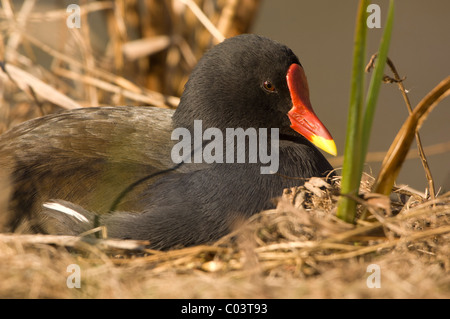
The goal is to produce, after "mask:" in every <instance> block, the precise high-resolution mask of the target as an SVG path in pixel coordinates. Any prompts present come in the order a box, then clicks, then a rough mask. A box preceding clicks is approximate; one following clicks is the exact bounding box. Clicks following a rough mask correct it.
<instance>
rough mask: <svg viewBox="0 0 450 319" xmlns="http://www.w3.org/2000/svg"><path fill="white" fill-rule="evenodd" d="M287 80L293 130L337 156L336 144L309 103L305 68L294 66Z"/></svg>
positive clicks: (291, 67) (290, 68)
mask: <svg viewBox="0 0 450 319" xmlns="http://www.w3.org/2000/svg"><path fill="white" fill-rule="evenodd" d="M286 80H287V84H288V88H289V92H290V93H291V100H292V104H293V107H292V109H291V110H290V111H289V112H288V116H289V119H290V120H291V128H292V129H293V130H294V131H296V132H297V133H300V134H301V135H303V136H304V137H305V138H306V139H308V140H309V141H310V142H311V143H313V144H314V145H315V146H317V147H319V148H321V149H322V150H324V151H325V152H328V153H330V154H332V155H334V156H336V154H337V150H336V144H335V143H334V140H333V138H332V137H331V134H330V132H328V130H327V128H326V127H325V125H323V124H322V122H321V121H320V120H319V118H318V117H317V115H316V114H315V113H314V111H313V109H312V106H311V102H310V101H309V88H308V81H307V80H306V75H305V72H304V71H303V68H302V67H301V66H300V65H299V64H296V63H294V64H292V65H291V66H290V67H289V70H288V72H287V75H286Z"/></svg>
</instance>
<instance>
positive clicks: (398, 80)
mask: <svg viewBox="0 0 450 319" xmlns="http://www.w3.org/2000/svg"><path fill="white" fill-rule="evenodd" d="M377 55H378V53H375V54H374V55H372V57H371V58H370V61H369V64H368V65H367V67H366V71H369V70H370V69H371V68H372V66H373V64H374V61H375V59H376V57H377ZM387 64H388V65H389V67H390V69H391V71H392V73H393V74H394V79H392V78H390V77H389V76H386V75H385V82H388V83H397V85H398V87H399V89H400V91H401V92H402V96H403V99H404V100H405V104H406V107H407V108H408V112H409V114H410V115H411V113H412V112H413V110H412V107H411V102H410V101H409V98H408V94H407V93H406V90H405V87H404V85H403V81H404V79H405V78H403V79H402V78H400V75H399V74H398V72H397V69H396V67H395V65H394V63H393V62H392V60H391V59H389V57H388V58H387ZM416 142H417V150H418V152H419V156H420V159H421V161H422V165H423V168H424V170H425V176H426V178H427V181H428V188H429V190H430V196H431V199H435V197H436V192H435V188H434V182H433V176H432V175H431V170H430V167H429V166H428V161H427V158H426V156H425V152H424V150H423V146H422V141H421V139H420V134H419V132H418V131H417V130H416Z"/></svg>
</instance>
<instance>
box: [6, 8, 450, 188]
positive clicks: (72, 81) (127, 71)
mask: <svg viewBox="0 0 450 319" xmlns="http://www.w3.org/2000/svg"><path fill="white" fill-rule="evenodd" d="M372 3H375V4H378V5H379V6H380V8H381V29H369V31H368V41H369V46H368V51H367V53H368V56H367V60H368V59H369V57H370V55H372V54H373V53H375V52H376V50H377V48H378V45H379V40H380V38H381V34H382V31H383V27H384V22H385V18H386V13H387V7H388V1H387V0H386V1H372ZM70 4H77V5H78V6H79V8H80V11H79V14H80V15H79V16H80V20H79V23H80V28H76V27H75V28H69V27H68V25H67V18H68V17H69V16H70V15H71V14H73V13H76V12H74V11H71V12H66V9H67V7H68V6H69V5H70ZM357 5H358V1H356V0H352V1H333V0H320V1H295V0H280V1H268V0H266V1H258V0H196V1H194V0H189V1H188V0H165V1H163V0H141V1H139V0H128V1H123V0H122V1H88V0H85V1H57V0H48V1H35V0H24V1H12V0H1V1H0V61H1V62H6V63H5V64H3V66H4V68H3V71H0V133H1V132H4V131H5V130H6V129H8V128H10V127H11V126H14V125H17V124H18V123H20V122H22V121H24V120H27V119H30V118H33V117H36V116H41V115H44V114H47V113H50V112H54V111H59V110H62V109H63V108H74V107H88V106H99V105H100V106H101V105H156V106H158V107H171V108H175V107H176V106H177V103H178V98H179V96H180V95H181V93H182V91H183V86H184V83H185V82H186V80H187V78H188V76H189V73H190V71H191V70H192V68H193V67H194V66H195V64H196V62H197V61H198V59H199V58H200V57H201V56H202V55H203V53H204V52H205V51H206V50H208V49H209V48H210V47H211V46H212V45H214V44H216V43H218V42H219V41H220V40H221V36H222V35H223V36H224V37H230V36H234V35H237V34H240V33H246V32H251V33H257V34H261V35H265V36H268V37H270V38H272V39H274V40H277V41H279V42H282V43H284V44H286V45H288V46H289V47H290V48H291V49H292V50H293V51H294V52H295V53H296V54H297V55H298V57H299V58H300V61H301V62H302V65H303V66H304V68H305V71H306V74H307V77H308V81H309V87H310V91H311V92H310V93H311V102H312V104H313V107H314V109H315V111H316V113H317V114H318V116H319V118H320V119H321V120H322V122H323V123H324V124H325V125H326V126H327V127H328V129H329V130H330V132H331V133H332V135H333V137H334V138H335V141H336V144H337V148H338V157H337V158H329V159H330V161H331V162H332V163H333V165H334V166H335V167H339V166H340V165H342V157H341V156H339V155H342V154H343V151H344V144H345V132H346V118H347V109H348V100H349V94H350V91H349V90H350V89H349V88H350V74H351V61H352V52H353V48H352V44H353V34H354V24H355V16H356V10H357ZM395 9H396V10H395V19H394V30H393V36H392V41H391V47H390V50H389V57H390V58H391V59H392V60H393V62H394V64H395V65H396V67H397V70H398V71H399V73H400V76H402V77H406V80H405V81H404V85H405V87H406V89H407V90H409V98H410V100H411V103H412V106H413V107H414V106H415V105H417V103H418V102H419V101H420V100H421V99H422V98H423V97H424V96H425V95H426V94H427V93H428V92H429V91H430V90H431V89H432V88H434V86H436V85H437V84H438V83H439V82H440V81H441V80H442V79H443V78H445V77H446V76H448V75H449V73H450V72H449V71H450V59H449V57H450V41H449V31H450V19H449V18H448V12H450V2H449V1H443V0H441V1H437V0H435V1H428V2H424V1H421V0H408V1H407V0H397V1H396V2H395ZM70 22H71V23H72V24H74V23H75V22H76V20H74V19H71V20H70ZM209 24H211V25H212V26H211V25H209ZM208 28H209V29H208ZM215 32H217V33H215ZM386 73H387V74H389V72H388V70H387V69H386ZM367 79H369V76H368V77H367ZM407 115H408V111H407V109H406V106H405V104H404V102H403V99H402V96H401V93H400V91H399V90H398V87H397V85H395V84H384V85H383V86H382V89H381V93H380V98H379V102H378V108H377V111H376V118H375V122H374V125H373V128H372V135H371V141H370V145H369V152H371V154H370V155H369V159H370V161H369V162H368V164H367V166H366V171H368V172H372V174H377V172H378V169H379V166H380V163H381V160H382V158H383V157H382V155H383V154H382V153H384V152H385V151H387V149H388V148H389V146H390V144H391V142H392V141H393V139H394V137H395V135H396V133H397V132H398V130H399V129H400V127H401V125H402V124H403V122H404V121H405V119H406V117H407ZM420 134H421V137H422V142H423V145H424V147H425V153H426V154H427V158H428V162H429V165H430V168H431V172H432V174H433V179H434V182H435V187H436V190H439V188H444V189H445V190H450V165H449V164H450V99H446V100H444V101H442V102H441V103H440V104H439V105H438V106H437V107H436V109H435V110H434V111H433V112H432V113H431V114H430V115H429V117H428V119H427V120H426V121H425V123H424V125H423V127H422V128H421V130H420ZM415 149H416V145H415V143H413V145H412V151H411V152H410V154H411V157H412V158H411V159H408V160H407V161H406V163H405V165H404V167H403V169H402V171H401V174H400V176H399V178H398V180H397V183H398V184H408V185H410V186H411V187H413V188H415V189H417V190H419V191H421V192H424V191H425V188H426V187H427V181H426V178H425V173H424V170H423V167H422V164H421V162H420V160H419V158H418V157H417V156H415V155H416V154H417V152H416V151H415ZM442 191H443V190H441V192H442Z"/></svg>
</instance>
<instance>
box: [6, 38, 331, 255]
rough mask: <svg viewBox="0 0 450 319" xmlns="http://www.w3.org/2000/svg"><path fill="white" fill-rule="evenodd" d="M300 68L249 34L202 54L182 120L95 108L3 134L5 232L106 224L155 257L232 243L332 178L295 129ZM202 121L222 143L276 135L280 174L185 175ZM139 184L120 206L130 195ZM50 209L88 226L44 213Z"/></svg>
mask: <svg viewBox="0 0 450 319" xmlns="http://www.w3.org/2000/svg"><path fill="white" fill-rule="evenodd" d="M292 65H300V62H299V61H298V58H297V57H296V56H295V55H294V53H293V52H292V51H291V50H290V49H289V48H287V47H286V46H284V45H281V44H279V43H277V42H274V41H272V40H270V39H267V38H264V37H260V36H256V35H242V36H238V37H234V38H231V39H228V40H226V41H224V42H223V43H221V44H219V45H217V46H215V47H214V48H213V49H211V50H210V51H209V52H207V53H206V54H205V55H204V57H203V58H202V59H201V60H200V61H199V63H198V65H197V66H196V68H195V69H194V71H193V72H192V74H191V76H190V79H189V81H188V83H187V84H186V88H185V92H184V93H183V96H182V97H181V103H180V105H179V107H178V109H177V110H176V111H175V112H173V111H171V110H163V109H156V108H149V107H103V108H86V109H79V110H73V111H69V112H64V113H60V114H51V115H47V116H44V117H42V118H38V119H34V120H31V121H28V122H26V123H23V124H21V125H19V126H17V127H15V128H13V129H12V130H10V131H9V132H7V133H5V134H3V135H2V136H1V137H0V165H1V169H2V170H3V172H7V174H9V175H10V177H9V181H10V184H11V194H10V200H9V203H8V211H7V212H6V214H7V215H6V216H8V218H7V222H6V223H5V226H4V230H7V231H14V230H15V231H33V232H43V233H55V234H79V233H81V232H83V231H86V230H88V229H90V228H92V227H93V226H94V220H95V216H100V217H99V218H98V221H99V224H100V225H106V226H107V229H108V235H109V236H110V237H117V238H133V239H145V240H149V241H150V244H151V247H152V248H155V249H168V248H171V247H173V246H176V245H184V246H188V245H195V244H201V243H206V242H211V241H213V240H216V239H218V238H220V237H221V236H223V235H225V234H227V233H228V232H229V231H230V230H232V229H233V227H235V226H236V224H237V223H239V222H240V221H242V220H243V219H246V218H248V217H249V216H251V215H253V214H255V213H257V212H259V211H261V210H263V209H268V208H271V207H273V205H274V202H273V199H274V198H276V197H279V196H280V195H281V194H282V191H283V188H286V187H292V186H295V185H301V184H303V182H304V179H306V178H309V177H311V176H325V175H326V174H327V173H329V172H330V171H331V170H332V167H331V166H330V164H329V163H328V162H327V160H326V159H325V158H324V156H323V155H322V154H321V153H320V152H319V151H318V150H317V149H316V148H315V147H314V146H313V145H312V144H311V143H310V142H309V141H308V140H307V139H306V138H305V137H303V136H301V135H299V134H298V133H297V132H296V131H294V130H293V129H292V128H291V124H292V123H291V121H290V118H289V117H288V115H287V114H288V112H289V111H290V110H291V109H292V107H293V101H292V97H291V95H292V91H291V90H292V88H290V87H288V82H287V80H286V74H287V73H288V70H289V69H290V66H292ZM296 67H298V66H296ZM300 69H301V68H299V70H300ZM268 81H269V82H270V85H272V87H270V86H269V85H268V84H267V83H268ZM305 81H306V79H305ZM266 84H267V85H266ZM304 85H305V86H306V88H307V84H306V83H305V84H304ZM273 87H275V90H274V91H271V90H270V89H272V88H273ZM306 91H307V90H306ZM308 101H309V99H308ZM194 120H202V125H203V130H205V129H206V128H213V127H214V128H218V129H220V130H222V131H223V132H224V136H225V130H226V128H243V129H247V128H255V129H256V130H257V131H258V129H259V128H268V129H269V132H270V128H278V129H279V137H280V140H279V168H278V173H277V174H261V172H260V168H261V166H266V165H267V164H262V163H261V162H259V161H258V162H257V163H248V162H246V163H212V164H207V163H185V164H181V165H178V166H177V164H176V163H174V162H173V161H172V159H171V150H172V147H173V145H174V144H175V143H177V141H172V140H171V133H172V131H173V129H175V128H179V127H185V128H187V129H189V130H190V131H191V133H193V123H194ZM204 145H205V144H204ZM333 145H334V144H333ZM247 152H248V145H247ZM174 168H175V169H174ZM144 177H147V178H144ZM143 178H144V179H143ZM140 179H143V180H142V181H141V182H139V183H136V185H135V187H133V188H131V189H130V190H129V191H128V192H126V194H123V195H124V197H123V198H121V200H120V203H118V205H117V206H116V207H113V206H115V205H113V203H114V201H115V200H116V199H118V198H119V195H120V194H121V193H122V192H123V191H124V189H126V188H127V187H128V186H129V185H131V184H133V183H135V182H136V181H139V180H140ZM52 200H53V202H56V203H59V204H61V205H64V206H66V207H69V208H71V209H73V210H75V211H77V212H79V213H80V214H81V215H83V216H84V217H85V218H86V219H87V221H88V222H86V221H85V220H84V219H83V218H81V219H82V220H80V218H76V217H74V216H71V215H68V214H64V213H61V212H60V211H59V210H58V209H54V207H55V206H51V205H48V204H46V205H45V207H44V206H43V204H44V203H48V202H52ZM52 207H53V208H52ZM112 208H114V211H113V212H111V211H110V210H111V209H112Z"/></svg>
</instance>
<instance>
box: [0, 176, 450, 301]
mask: <svg viewBox="0 0 450 319" xmlns="http://www.w3.org/2000/svg"><path fill="white" fill-rule="evenodd" d="M370 183H371V181H370V180H367V181H365V182H363V185H362V186H363V187H362V194H363V195H364V197H366V198H369V199H365V200H364V205H361V207H360V209H361V212H362V211H363V210H364V209H365V208H368V209H369V211H370V212H371V213H372V214H371V215H370V218H368V219H367V221H362V220H360V221H359V222H358V224H356V225H350V224H347V223H345V222H343V221H341V220H340V219H338V218H336V216H335V215H334V212H335V209H336V201H337V196H336V194H337V192H338V190H339V178H338V180H337V181H336V183H334V184H333V185H327V184H325V183H323V181H321V180H319V179H312V180H310V181H309V182H308V183H307V184H306V185H305V186H302V187H297V188H293V189H288V190H285V194H284V195H283V197H282V198H281V199H280V201H279V202H278V205H277V207H276V208H275V209H273V210H268V211H264V212H261V213H260V214H257V215H255V216H254V217H252V218H251V219H250V220H249V221H247V222H246V223H245V224H244V225H242V226H241V227H239V228H238V229H237V230H236V231H234V232H233V233H231V234H229V235H227V236H225V237H224V238H222V239H221V240H219V241H218V242H216V243H213V244H211V245H203V246H195V247H188V248H181V249H174V250H170V251H167V252H161V251H153V250H148V249H146V248H145V244H146V243H145V242H142V241H121V240H111V239H106V240H100V239H95V240H94V239H87V238H84V239H83V238H78V237H61V236H44V235H0V254H1V255H0V260H1V263H0V265H1V266H0V277H1V281H2V289H1V290H0V297H7V298H23V297H30V298H55V297H56V298H311V297H312V298H448V297H450V289H449V288H450V276H449V270H450V259H449V256H450V244H449V243H450V241H449V237H450V223H449V217H450V193H447V194H443V195H441V196H439V197H438V198H437V199H435V200H434V201H430V200H427V199H425V198H423V197H421V196H420V195H418V194H415V193H412V192H411V190H405V189H401V188H397V189H396V190H395V197H396V198H397V200H396V199H388V198H383V199H380V198H378V197H373V198H376V200H374V199H373V198H371V199H370V197H371V194H370V193H369V192H366V191H364V184H366V186H369V185H370ZM405 200H406V202H405ZM70 264H77V265H79V266H80V268H81V288H79V289H69V288H67V284H66V280H67V278H68V276H69V275H70V272H67V267H68V265H70ZM371 264H376V265H378V266H379V267H380V274H381V288H379V289H378V288H369V287H368V286H367V278H368V276H369V275H370V274H371V272H368V270H367V267H368V266H369V265H371Z"/></svg>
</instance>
